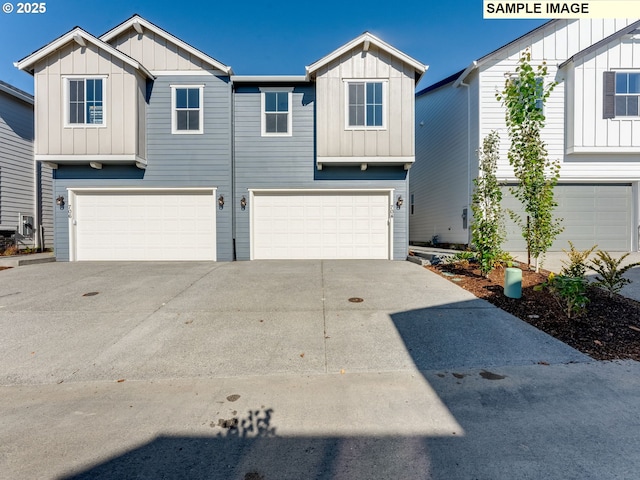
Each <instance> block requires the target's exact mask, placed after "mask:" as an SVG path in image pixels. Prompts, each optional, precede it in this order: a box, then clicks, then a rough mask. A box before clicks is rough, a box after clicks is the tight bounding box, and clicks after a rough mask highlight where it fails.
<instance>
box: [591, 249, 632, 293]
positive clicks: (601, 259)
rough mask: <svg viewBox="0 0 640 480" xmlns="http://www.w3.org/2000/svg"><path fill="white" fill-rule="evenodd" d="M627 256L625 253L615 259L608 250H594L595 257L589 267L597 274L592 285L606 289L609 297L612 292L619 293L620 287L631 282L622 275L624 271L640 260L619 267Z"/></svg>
mask: <svg viewBox="0 0 640 480" xmlns="http://www.w3.org/2000/svg"><path fill="white" fill-rule="evenodd" d="M628 256H629V254H628V253H625V254H624V255H622V256H621V257H620V258H618V259H616V258H613V257H612V256H611V255H610V254H609V252H603V251H602V250H598V251H597V252H596V258H595V259H593V260H592V261H591V269H592V270H593V271H595V272H596V273H597V274H598V275H599V276H597V277H596V282H595V283H594V285H596V286H598V287H600V288H602V289H603V290H606V291H607V292H608V293H609V296H610V297H611V296H613V294H614V293H619V292H620V290H622V287H624V286H625V285H627V284H629V283H631V280H629V279H628V278H624V277H623V275H624V274H625V272H626V271H627V270H629V269H631V268H633V267H637V266H638V265H640V262H636V263H630V264H629V265H626V266H624V267H621V266H620V264H621V263H622V261H623V260H624V259H625V258H627V257H628Z"/></svg>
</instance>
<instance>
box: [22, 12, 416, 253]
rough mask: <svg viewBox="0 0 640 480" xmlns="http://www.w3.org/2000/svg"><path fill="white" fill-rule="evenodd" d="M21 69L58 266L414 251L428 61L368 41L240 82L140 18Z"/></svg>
mask: <svg viewBox="0 0 640 480" xmlns="http://www.w3.org/2000/svg"><path fill="white" fill-rule="evenodd" d="M16 65H17V66H18V68H20V69H23V70H25V71H27V72H29V73H31V74H32V75H33V76H34V81H35V112H36V141H35V159H36V161H39V162H42V163H43V164H45V165H47V166H49V167H51V168H53V169H54V188H55V195H54V196H55V202H56V205H55V252H56V256H57V258H58V260H72V261H75V260H217V261H229V260H234V259H238V260H250V259H302V258H324V259H339V258H367V259H369V258H372V259H373V258H379V259H404V258H405V256H406V253H407V245H408V219H407V213H406V212H407V205H408V204H407V203H405V199H406V197H407V186H408V171H409V168H410V167H411V165H412V164H413V162H414V160H415V151H414V149H415V147H414V143H415V142H414V89H415V85H416V82H417V81H418V80H419V79H420V77H421V75H422V74H423V73H424V72H425V70H426V67H425V66H424V65H422V64H421V63H419V62H417V61H416V60H413V59H412V58H410V57H408V56H407V55H405V54H403V53H402V52H400V51H398V50H396V49H395V48H393V47H392V46H390V45H388V44H386V43H385V42H383V41H382V40H380V39H378V38H377V37H375V36H373V35H371V34H369V33H364V34H362V35H361V36H359V37H357V38H356V39H354V40H353V41H351V42H349V43H348V44H346V45H344V46H342V47H341V48H339V49H337V50H335V51H334V52H332V53H330V54H329V55H327V56H326V57H324V58H322V59H320V60H319V61H317V62H315V63H313V64H312V65H310V66H308V67H307V69H306V73H305V75H300V76H239V75H235V74H234V72H233V71H232V69H231V67H229V66H227V65H224V64H222V63H221V62H219V61H217V60H216V59H214V58H212V57H210V56H208V55H206V54H204V53H202V52H201V51H199V50H197V49H195V48H194V47H192V46H191V45H189V44H187V43H185V42H184V41H182V40H180V39H178V38H176V37H174V36H173V35H171V34H169V33H167V32H166V31H164V30H162V29H161V28H159V27H158V26H156V25H154V24H152V23H150V22H148V21H147V20H145V19H143V18H141V17H140V16H137V15H135V16H133V17H131V18H130V19H128V20H127V21H125V22H124V23H122V24H120V25H118V26H117V27H115V28H113V29H112V30H110V31H109V32H107V33H105V34H104V35H102V36H100V37H94V36H93V35H91V34H89V33H87V32H85V31H84V30H82V29H81V28H75V29H73V30H71V31H70V32H67V33H66V34H64V35H62V36H61V37H59V38H58V39H56V40H54V41H53V42H51V43H50V44H48V45H46V46H44V47H43V48H41V49H40V50H38V51H36V52H34V53H33V54H31V55H29V56H28V57H26V58H24V59H23V60H20V61H19V62H17V64H16Z"/></svg>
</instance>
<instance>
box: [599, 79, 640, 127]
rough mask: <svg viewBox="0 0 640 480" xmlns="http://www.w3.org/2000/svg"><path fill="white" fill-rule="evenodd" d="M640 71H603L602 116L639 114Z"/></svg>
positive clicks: (632, 115)
mask: <svg viewBox="0 0 640 480" xmlns="http://www.w3.org/2000/svg"><path fill="white" fill-rule="evenodd" d="M639 103H640V72H604V106H603V109H602V113H603V117H604V118H615V117H638V116H640V105H639Z"/></svg>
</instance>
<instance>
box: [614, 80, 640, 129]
mask: <svg viewBox="0 0 640 480" xmlns="http://www.w3.org/2000/svg"><path fill="white" fill-rule="evenodd" d="M614 73H615V77H614V93H613V96H614V100H613V102H614V103H613V118H638V117H640V91H638V93H629V92H628V91H627V92H626V93H618V75H627V76H628V75H631V74H633V75H638V80H639V82H640V71H637V70H636V71H633V70H615V71H614ZM628 89H629V88H628V81H627V90H628ZM639 90H640V89H639ZM621 97H627V99H628V97H635V98H636V101H637V105H636V113H635V114H634V115H629V114H626V113H625V114H619V113H618V98H621ZM626 107H627V108H626V109H627V111H628V110H629V104H628V100H627V102H626Z"/></svg>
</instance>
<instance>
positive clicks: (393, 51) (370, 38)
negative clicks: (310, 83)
mask: <svg viewBox="0 0 640 480" xmlns="http://www.w3.org/2000/svg"><path fill="white" fill-rule="evenodd" d="M361 44H362V45H364V50H365V51H366V50H368V49H369V46H370V45H375V46H376V47H377V48H379V49H380V50H383V51H385V52H387V53H388V54H389V55H392V56H394V57H396V58H397V59H399V60H401V61H402V62H404V63H406V64H408V65H411V67H413V69H414V70H415V72H416V73H417V74H418V75H417V76H416V83H418V82H419V81H420V78H421V77H422V75H423V74H424V72H426V71H427V68H429V67H427V66H426V65H423V64H422V63H420V62H418V61H417V60H415V59H413V58H411V57H410V56H408V55H406V54H404V53H402V52H401V51H400V50H398V49H397V48H394V47H392V46H391V45H389V44H388V43H386V42H383V41H382V40H380V39H379V38H378V37H376V36H375V35H373V34H372V33H369V32H364V33H363V34H362V35H360V36H358V37H356V38H354V39H353V40H351V41H350V42H348V43H345V44H344V45H343V46H341V47H340V48H338V49H336V50H334V51H333V52H331V53H330V54H329V55H327V56H325V57H322V58H321V59H320V60H318V61H317V62H315V63H312V64H311V65H309V66H308V67H306V71H307V77H309V78H310V77H311V76H312V75H313V74H314V73H315V72H316V71H317V70H318V69H320V68H322V67H324V66H325V65H327V64H328V63H331V62H332V61H334V60H335V59H337V58H339V57H340V56H341V55H344V54H345V53H347V52H349V51H351V50H352V49H354V48H356V47H358V46H360V45H361Z"/></svg>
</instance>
